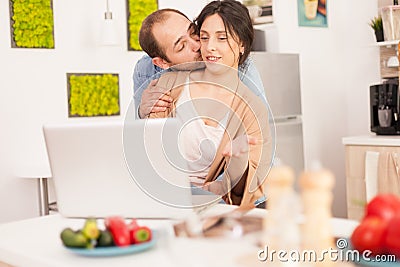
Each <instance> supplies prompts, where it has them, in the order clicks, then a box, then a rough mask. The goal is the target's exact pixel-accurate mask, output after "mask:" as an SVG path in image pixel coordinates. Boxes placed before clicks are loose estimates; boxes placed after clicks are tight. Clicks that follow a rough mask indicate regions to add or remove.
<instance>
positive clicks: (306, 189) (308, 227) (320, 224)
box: [299, 163, 336, 267]
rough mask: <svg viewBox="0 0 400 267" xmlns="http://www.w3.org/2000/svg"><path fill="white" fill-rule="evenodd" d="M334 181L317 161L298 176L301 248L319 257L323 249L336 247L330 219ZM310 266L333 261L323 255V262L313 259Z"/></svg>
mask: <svg viewBox="0 0 400 267" xmlns="http://www.w3.org/2000/svg"><path fill="white" fill-rule="evenodd" d="M334 183H335V178H334V176H333V174H332V173H331V172H330V171H328V170H326V169H322V168H321V166H320V164H319V163H314V165H313V167H312V168H311V169H310V170H308V171H304V172H303V173H302V174H301V175H300V178H299V184H300V189H301V198H302V202H303V212H304V224H303V225H302V249H303V251H304V250H307V251H314V252H315V253H316V255H317V257H322V256H323V255H324V254H323V251H327V250H328V251H329V250H333V249H335V248H336V246H335V244H334V237H333V234H332V229H331V221H330V220H331V217H332V213H331V206H332V200H333V193H332V189H333V186H334ZM309 266H318V267H319V266H321V267H322V266H323V267H329V266H334V262H333V261H332V260H331V259H330V258H329V255H327V254H325V255H324V258H323V260H322V261H317V262H312V263H310V264H309Z"/></svg>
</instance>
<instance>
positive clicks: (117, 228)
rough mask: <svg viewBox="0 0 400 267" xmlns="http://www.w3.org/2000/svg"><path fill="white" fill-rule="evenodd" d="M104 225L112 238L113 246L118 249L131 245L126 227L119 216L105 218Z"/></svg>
mask: <svg viewBox="0 0 400 267" xmlns="http://www.w3.org/2000/svg"><path fill="white" fill-rule="evenodd" d="M104 224H105V226H106V228H107V230H109V231H110V232H111V234H112V236H113V239H114V243H115V245H117V246H119V247H123V246H129V245H130V244H131V240H130V234H129V229H128V225H126V223H125V220H124V219H123V218H122V217H120V216H111V217H107V218H106V219H105V221H104Z"/></svg>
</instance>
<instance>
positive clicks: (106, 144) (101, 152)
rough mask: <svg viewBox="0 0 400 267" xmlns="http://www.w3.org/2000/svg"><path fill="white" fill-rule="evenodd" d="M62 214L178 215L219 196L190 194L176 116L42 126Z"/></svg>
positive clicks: (212, 201)
mask: <svg viewBox="0 0 400 267" xmlns="http://www.w3.org/2000/svg"><path fill="white" fill-rule="evenodd" d="M43 132H44V137H45V142H46V148H47V153H48V157H49V161H50V167H51V171H52V176H53V182H54V187H55V193H56V199H57V206H58V210H59V212H60V214H61V215H63V216H65V217H90V216H92V217H98V218H104V217H107V216H111V215H120V216H123V217H126V218H168V219H181V218H185V217H188V216H190V215H191V214H193V213H194V211H197V210H200V209H204V208H205V207H208V206H211V205H212V204H215V203H217V202H218V201H219V200H220V197H219V196H215V195H199V196H192V192H191V186H190V183H189V179H188V174H187V172H186V161H185V159H184V158H183V157H181V156H180V154H181V153H180V152H179V149H180V148H179V146H178V142H177V138H179V137H178V136H179V126H178V122H177V120H176V119H172V118H169V119H151V120H132V121H131V122H125V123H124V122H120V121H118V122H117V121H110V122H79V123H77V122H71V123H64V124H53V125H44V126H43Z"/></svg>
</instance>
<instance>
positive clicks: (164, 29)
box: [133, 9, 267, 118]
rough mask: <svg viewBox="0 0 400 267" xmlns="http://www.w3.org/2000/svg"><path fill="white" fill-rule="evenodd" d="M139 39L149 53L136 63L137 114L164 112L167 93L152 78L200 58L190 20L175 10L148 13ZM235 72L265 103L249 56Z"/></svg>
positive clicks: (135, 91)
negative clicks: (237, 71)
mask: <svg viewBox="0 0 400 267" xmlns="http://www.w3.org/2000/svg"><path fill="white" fill-rule="evenodd" d="M139 42H140V46H141V47H142V49H143V50H144V51H145V52H146V53H147V54H148V55H145V56H143V57H142V58H141V59H140V60H139V61H138V62H137V64H136V66H135V70H134V73H133V82H134V100H135V105H136V109H137V110H138V115H139V117H140V118H144V117H146V116H147V115H148V114H149V113H150V112H152V111H153V112H159V111H164V110H165V109H166V107H168V106H169V105H170V103H171V101H172V99H171V98H170V97H169V96H168V92H165V90H164V89H163V88H160V87H157V86H156V84H157V80H155V79H157V78H158V77H159V76H160V75H161V73H162V71H163V70H165V69H168V68H169V67H172V66H174V65H177V64H181V63H186V62H192V61H198V60H201V55H200V52H199V49H200V42H199V38H198V36H196V35H195V34H194V29H193V23H192V22H191V21H190V20H189V18H188V17H187V16H186V15H184V14H183V13H182V12H180V11H178V10H175V9H161V10H157V11H155V12H154V13H152V14H150V15H149V16H148V17H147V18H146V19H145V20H144V21H143V23H142V27H141V29H140V33H139ZM238 75H239V77H240V79H241V80H242V81H243V83H244V84H245V85H247V86H248V87H249V88H250V89H251V90H252V91H253V92H254V93H255V94H256V95H257V96H259V97H261V98H262V99H263V100H264V102H265V103H267V102H266V97H265V92H264V87H263V84H262V81H261V78H260V75H259V73H258V71H257V69H256V68H255V65H254V63H253V61H252V60H251V58H248V59H247V60H246V61H245V62H244V63H243V64H242V65H240V66H239V74H238ZM152 80H153V81H152Z"/></svg>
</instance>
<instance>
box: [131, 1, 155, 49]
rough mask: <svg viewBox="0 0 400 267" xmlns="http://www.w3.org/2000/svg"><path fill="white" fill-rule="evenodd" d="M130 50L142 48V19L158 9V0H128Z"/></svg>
mask: <svg viewBox="0 0 400 267" xmlns="http://www.w3.org/2000/svg"><path fill="white" fill-rule="evenodd" d="M126 6H127V7H128V10H127V13H128V50H138V51H140V50H142V48H141V47H140V45H139V30H140V27H141V26H142V21H143V20H144V19H145V18H146V17H147V16H148V15H150V14H151V13H153V12H154V11H156V10H157V9H158V1H157V0H127V5H126Z"/></svg>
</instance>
